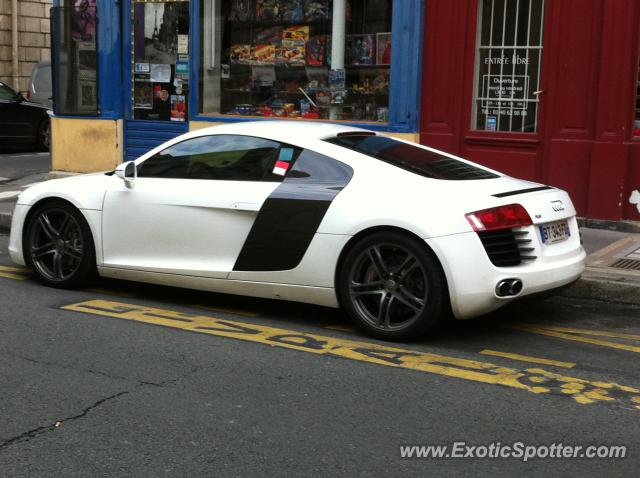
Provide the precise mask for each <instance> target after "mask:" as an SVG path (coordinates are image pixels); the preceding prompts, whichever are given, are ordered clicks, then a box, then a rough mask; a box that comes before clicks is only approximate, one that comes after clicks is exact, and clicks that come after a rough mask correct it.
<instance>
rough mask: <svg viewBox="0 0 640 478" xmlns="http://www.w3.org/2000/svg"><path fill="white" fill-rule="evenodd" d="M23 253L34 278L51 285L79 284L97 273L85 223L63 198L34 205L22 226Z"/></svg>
mask: <svg viewBox="0 0 640 478" xmlns="http://www.w3.org/2000/svg"><path fill="white" fill-rule="evenodd" d="M24 255H25V259H26V261H27V264H28V265H29V266H30V267H31V268H32V269H33V271H34V272H35V275H36V277H37V278H38V280H39V281H40V282H42V283H44V284H46V285H48V286H51V287H58V288H62V289H71V288H76V287H81V286H85V285H87V284H88V283H90V282H92V280H93V279H95V278H96V276H97V272H96V252H95V246H94V242H93V236H92V235H91V230H90V229H89V225H88V224H87V221H86V220H85V218H84V216H83V215H82V213H81V212H80V211H78V210H77V209H76V208H75V207H73V206H72V205H71V204H69V203H67V202H65V201H60V200H56V201H50V202H47V203H44V204H42V205H40V206H36V208H35V209H34V211H33V213H32V214H31V215H30V217H29V222H28V224H27V227H26V230H25V235H24Z"/></svg>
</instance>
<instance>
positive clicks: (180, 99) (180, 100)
mask: <svg viewBox="0 0 640 478" xmlns="http://www.w3.org/2000/svg"><path fill="white" fill-rule="evenodd" d="M185 106H186V103H185V97H184V95H171V121H185V120H186V117H187V115H186V108H185Z"/></svg>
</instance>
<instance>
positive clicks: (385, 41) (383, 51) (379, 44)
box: [376, 33, 391, 65]
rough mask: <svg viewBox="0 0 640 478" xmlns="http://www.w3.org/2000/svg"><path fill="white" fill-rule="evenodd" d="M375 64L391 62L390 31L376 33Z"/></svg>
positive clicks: (388, 63)
mask: <svg viewBox="0 0 640 478" xmlns="http://www.w3.org/2000/svg"><path fill="white" fill-rule="evenodd" d="M376 64H377V65H390V64H391V33H378V34H376Z"/></svg>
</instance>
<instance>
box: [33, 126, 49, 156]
mask: <svg viewBox="0 0 640 478" xmlns="http://www.w3.org/2000/svg"><path fill="white" fill-rule="evenodd" d="M36 143H37V144H36V146H37V147H38V149H40V150H42V151H49V147H50V145H51V122H50V121H49V120H48V119H44V120H42V121H41V122H40V125H38V136H37V138H36Z"/></svg>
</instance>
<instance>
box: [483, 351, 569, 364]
mask: <svg viewBox="0 0 640 478" xmlns="http://www.w3.org/2000/svg"><path fill="white" fill-rule="evenodd" d="M480 353H481V354H482V355H492V356H494V357H504V358H508V359H511V360H520V361H521V362H532V363H541V364H544V365H555V366H556V367H563V368H573V367H575V366H576V364H574V363H571V362H561V361H560V360H551V359H545V358H539V357H532V356H530V355H520V354H512V353H509V352H499V351H497V350H488V349H485V350H483V351H482V352H480Z"/></svg>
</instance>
